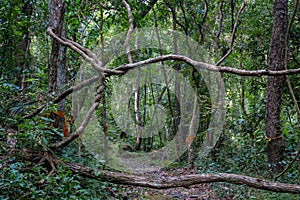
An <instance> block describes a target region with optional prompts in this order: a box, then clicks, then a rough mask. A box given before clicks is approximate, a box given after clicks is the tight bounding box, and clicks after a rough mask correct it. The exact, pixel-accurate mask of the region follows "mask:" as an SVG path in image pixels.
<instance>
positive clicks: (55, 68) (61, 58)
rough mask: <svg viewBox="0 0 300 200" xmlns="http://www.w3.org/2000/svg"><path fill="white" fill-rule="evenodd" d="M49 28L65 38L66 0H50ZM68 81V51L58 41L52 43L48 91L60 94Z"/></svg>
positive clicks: (61, 107)
mask: <svg viewBox="0 0 300 200" xmlns="http://www.w3.org/2000/svg"><path fill="white" fill-rule="evenodd" d="M48 9H49V26H50V27H52V29H53V31H54V32H55V33H56V34H57V35H59V36H60V37H65V30H64V14H65V4H64V0H49V4H48ZM65 79H66V49H65V47H63V46H62V45H60V44H59V43H58V42H57V41H56V40H53V42H52V50H51V55H50V61H49V65H48V87H49V88H48V91H49V93H52V92H60V90H62V88H63V87H64V84H65ZM58 109H60V110H64V104H63V103H62V104H60V105H59V108H58Z"/></svg>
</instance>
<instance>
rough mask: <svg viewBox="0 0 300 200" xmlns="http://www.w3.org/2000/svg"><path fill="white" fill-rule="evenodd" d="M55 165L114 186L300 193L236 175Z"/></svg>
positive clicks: (289, 186)
mask: <svg viewBox="0 0 300 200" xmlns="http://www.w3.org/2000/svg"><path fill="white" fill-rule="evenodd" d="M54 162H55V164H60V165H63V166H65V167H67V168H69V169H70V170H72V171H73V172H75V173H78V174H80V175H83V176H86V177H89V178H93V179H97V180H99V181H107V182H112V183H116V184H123V185H132V186H141V187H148V188H156V189H166V188H175V187H189V186H192V185H196V184H200V183H213V182H227V183H232V184H243V185H247V186H250V187H253V188H257V189H262V190H268V191H273V192H286V193H294V194H299V193H300V185H297V184H288V183H279V182H272V181H269V180H266V179H259V178H253V177H250V176H245V175H238V174H227V173H219V174H192V175H182V176H176V177H174V176H173V177H163V178H157V176H156V178H154V177H151V176H150V175H147V176H146V175H133V174H125V173H119V172H111V171H106V170H100V169H98V170H96V171H94V170H93V169H90V168H88V167H85V166H81V165H78V164H75V163H68V162H62V161H58V160H55V161H54Z"/></svg>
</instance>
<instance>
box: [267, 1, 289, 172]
mask: <svg viewBox="0 0 300 200" xmlns="http://www.w3.org/2000/svg"><path fill="white" fill-rule="evenodd" d="M287 30H288V1H287V0H275V2H274V8H273V30H272V38H271V43H270V55H269V69H270V70H283V69H285V64H286V61H287V60H288V59H287V58H288V55H287V56H286V55H285V54H286V53H287V52H288V51H287V49H286V48H288V44H287V41H286V34H287ZM284 83H285V76H269V77H268V83H267V91H266V116H265V118H266V135H267V139H268V150H267V152H268V162H269V164H271V169H272V171H273V172H279V171H281V170H282V169H283V168H282V167H283V166H282V165H280V161H282V160H283V153H284V149H285V143H284V141H283V139H282V136H281V125H280V105H281V101H282V99H281V96H282V93H283V88H284Z"/></svg>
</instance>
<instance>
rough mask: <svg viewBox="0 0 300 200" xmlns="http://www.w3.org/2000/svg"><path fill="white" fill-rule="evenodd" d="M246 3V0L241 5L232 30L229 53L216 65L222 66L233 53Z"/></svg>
mask: <svg viewBox="0 0 300 200" xmlns="http://www.w3.org/2000/svg"><path fill="white" fill-rule="evenodd" d="M246 2H247V0H244V2H243V4H242V5H241V7H240V9H239V11H238V14H237V16H236V20H235V23H234V26H233V30H232V33H231V38H230V46H229V50H228V51H227V53H226V54H225V55H224V56H223V57H222V58H221V59H220V60H219V61H218V62H217V64H216V65H220V64H221V63H222V62H223V61H224V60H225V59H226V58H227V57H228V56H229V55H230V54H231V52H232V48H233V43H234V39H235V33H236V30H237V27H238V25H239V20H240V16H241V14H242V12H243V10H244V8H245V7H246Z"/></svg>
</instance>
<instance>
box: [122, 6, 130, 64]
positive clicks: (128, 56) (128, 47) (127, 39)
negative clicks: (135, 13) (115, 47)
mask: <svg viewBox="0 0 300 200" xmlns="http://www.w3.org/2000/svg"><path fill="white" fill-rule="evenodd" d="M122 3H123V4H124V6H125V8H126V10H127V13H128V23H129V28H128V31H127V34H126V39H125V48H126V55H127V59H128V62H129V63H132V62H133V60H132V57H131V54H130V46H129V41H130V36H131V34H132V32H133V18H132V12H131V8H130V6H129V4H128V3H127V2H126V1H125V0H122Z"/></svg>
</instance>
